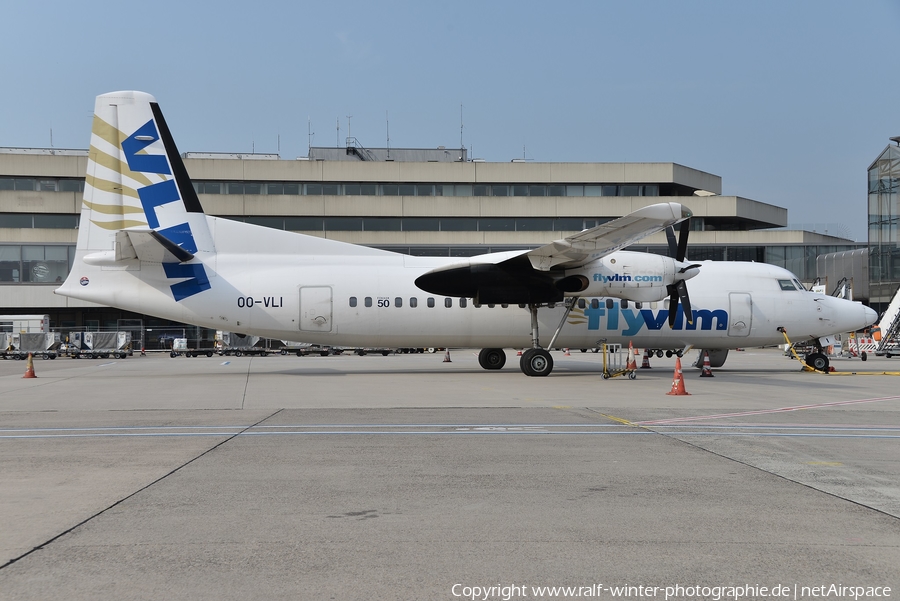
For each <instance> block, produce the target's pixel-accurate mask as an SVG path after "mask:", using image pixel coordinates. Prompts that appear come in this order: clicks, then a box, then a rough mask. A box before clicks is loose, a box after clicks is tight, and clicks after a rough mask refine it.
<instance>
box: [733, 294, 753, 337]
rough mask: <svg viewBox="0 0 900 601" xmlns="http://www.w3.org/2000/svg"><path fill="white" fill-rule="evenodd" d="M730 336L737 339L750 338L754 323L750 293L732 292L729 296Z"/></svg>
mask: <svg viewBox="0 0 900 601" xmlns="http://www.w3.org/2000/svg"><path fill="white" fill-rule="evenodd" d="M728 304H729V312H728V335H729V336H735V337H742V336H749V335H750V326H751V325H752V322H753V301H752V300H751V298H750V294H749V293H748V292H731V293H729V294H728Z"/></svg>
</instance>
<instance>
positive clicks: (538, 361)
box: [519, 297, 575, 376]
mask: <svg viewBox="0 0 900 601" xmlns="http://www.w3.org/2000/svg"><path fill="white" fill-rule="evenodd" d="M539 306H540V305H537V304H531V305H528V310H529V311H531V346H532V348H530V349H528V350H527V351H525V352H524V353H522V358H521V359H520V360H519V369H521V370H522V373H523V374H525V375H526V376H546V375H548V374H549V373H550V372H551V371H553V357H551V356H550V351H548V350H546V349H543V348H541V344H540V335H539V333H538V318H537V311H538V307H539ZM574 306H575V298H574V297H569V298H567V299H566V311H565V313H563V316H562V319H560V320H559V326H557V328H556V332H554V333H553V338H551V339H550V344H548V345H547V348H553V344H554V343H555V342H556V339H557V338H558V337H559V332H560V331H561V330H562V327H563V325H564V324H565V323H566V319H567V318H568V317H569V313H571V312H572V307H574Z"/></svg>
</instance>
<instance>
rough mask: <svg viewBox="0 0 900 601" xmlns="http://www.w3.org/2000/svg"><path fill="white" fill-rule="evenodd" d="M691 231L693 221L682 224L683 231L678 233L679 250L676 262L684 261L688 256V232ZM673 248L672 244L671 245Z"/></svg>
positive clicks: (686, 220) (685, 221)
mask: <svg viewBox="0 0 900 601" xmlns="http://www.w3.org/2000/svg"><path fill="white" fill-rule="evenodd" d="M690 231H691V220H690V219H685V220H684V221H682V222H681V231H680V232H678V250H677V252H676V254H675V260H676V261H684V256H685V255H686V254H687V243H688V232H690ZM669 246H670V247H671V243H670V244H669Z"/></svg>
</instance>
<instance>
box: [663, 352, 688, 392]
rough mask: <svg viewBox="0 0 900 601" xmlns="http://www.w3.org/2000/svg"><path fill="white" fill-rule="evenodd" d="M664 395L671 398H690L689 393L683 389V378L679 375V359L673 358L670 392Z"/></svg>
mask: <svg viewBox="0 0 900 601" xmlns="http://www.w3.org/2000/svg"><path fill="white" fill-rule="evenodd" d="M666 394H668V395H672V396H682V395H687V396H691V393H690V392H688V391H687V390H685V389H684V376H683V375H682V374H681V357H676V358H675V377H674V379H673V380H672V390H670V391H669V392H667V393H666Z"/></svg>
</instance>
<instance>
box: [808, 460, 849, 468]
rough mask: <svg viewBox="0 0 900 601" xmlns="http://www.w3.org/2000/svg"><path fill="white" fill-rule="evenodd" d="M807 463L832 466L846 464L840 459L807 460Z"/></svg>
mask: <svg viewBox="0 0 900 601" xmlns="http://www.w3.org/2000/svg"><path fill="white" fill-rule="evenodd" d="M806 465H827V466H831V467H837V466H841V465H844V464H843V463H841V462H840V461H807V462H806Z"/></svg>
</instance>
